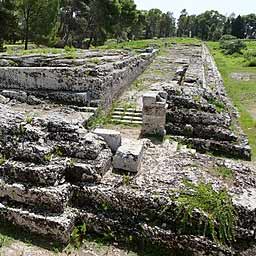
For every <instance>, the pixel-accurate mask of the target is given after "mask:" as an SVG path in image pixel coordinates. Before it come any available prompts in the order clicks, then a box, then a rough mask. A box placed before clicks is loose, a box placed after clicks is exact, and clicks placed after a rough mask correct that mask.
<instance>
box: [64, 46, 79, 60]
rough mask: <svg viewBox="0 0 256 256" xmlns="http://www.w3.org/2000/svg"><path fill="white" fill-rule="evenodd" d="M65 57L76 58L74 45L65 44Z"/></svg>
mask: <svg viewBox="0 0 256 256" xmlns="http://www.w3.org/2000/svg"><path fill="white" fill-rule="evenodd" d="M64 50H65V57H66V58H68V59H76V58H77V51H76V48H74V47H69V46H67V45H66V46H65V48H64Z"/></svg>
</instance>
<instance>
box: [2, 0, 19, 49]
mask: <svg viewBox="0 0 256 256" xmlns="http://www.w3.org/2000/svg"><path fill="white" fill-rule="evenodd" d="M14 9H15V4H14V1H13V0H0V24H1V26H0V51H3V50H4V48H3V44H4V40H6V39H9V37H10V33H11V31H13V30H15V29H17V28H16V25H17V24H16V17H15V15H14Z"/></svg>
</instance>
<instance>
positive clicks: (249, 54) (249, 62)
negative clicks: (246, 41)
mask: <svg viewBox="0 0 256 256" xmlns="http://www.w3.org/2000/svg"><path fill="white" fill-rule="evenodd" d="M244 58H245V60H246V66H248V67H256V50H255V49H254V50H248V51H246V52H244Z"/></svg>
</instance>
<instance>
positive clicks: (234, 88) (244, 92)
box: [207, 40, 256, 158]
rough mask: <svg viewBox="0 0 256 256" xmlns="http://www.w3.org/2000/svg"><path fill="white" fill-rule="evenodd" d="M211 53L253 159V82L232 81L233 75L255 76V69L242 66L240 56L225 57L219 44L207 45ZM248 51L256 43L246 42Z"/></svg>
mask: <svg viewBox="0 0 256 256" xmlns="http://www.w3.org/2000/svg"><path fill="white" fill-rule="evenodd" d="M207 44H208V46H209V48H210V51H211V53H212V54H213V56H214V58H215V61H216V63H217V66H218V69H219V71H220V73H221V75H222V78H223V81H224V84H225V88H226V90H227V93H228V95H229V97H230V98H231V99H232V101H233V103H234V105H235V106H236V107H237V108H238V110H239V113H240V116H239V123H240V125H241V127H242V129H243V131H244V132H245V133H246V135H247V136H248V138H249V142H250V146H251V148H252V153H253V158H255V157H256V121H255V119H254V118H253V117H252V115H251V112H249V110H250V109H256V105H255V94H256V87H255V81H253V80H252V81H242V80H234V79H232V76H231V74H233V73H237V72H239V73H251V74H256V70H255V68H251V67H246V66H245V65H244V62H245V60H244V57H243V56H242V55H239V56H234V55H225V54H224V53H223V52H222V51H221V49H220V48H219V44H218V43H215V42H208V43H207ZM246 45H247V48H248V51H255V50H256V41H253V40H249V41H247V42H246Z"/></svg>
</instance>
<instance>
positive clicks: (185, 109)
mask: <svg viewBox="0 0 256 256" xmlns="http://www.w3.org/2000/svg"><path fill="white" fill-rule="evenodd" d="M170 54H171V56H170V58H169V59H170V61H171V63H172V69H174V70H176V72H175V74H174V75H173V81H172V82H167V83H165V82H161V83H156V84H154V85H152V86H151V89H152V90H157V91H164V92H167V94H168V96H167V104H168V109H167V112H166V127H165V128H166V132H167V134H170V135H174V136H177V138H178V139H180V140H182V141H184V142H186V143H188V144H190V145H191V146H192V147H194V148H196V149H197V150H199V151H200V152H209V151H210V152H213V153H215V154H218V155H226V156H230V157H235V158H241V159H245V160H250V159H251V148H250V146H249V142H248V139H247V137H246V136H245V135H244V133H243V131H242V130H241V128H240V126H239V124H238V118H237V117H238V113H237V111H236V109H235V108H234V107H233V105H232V103H231V102H230V100H229V99H228V97H227V94H226V92H225V88H224V84H223V81H222V78H221V75H220V73H219V72H218V69H217V67H216V65H215V63H214V60H213V58H212V57H211V55H210V53H209V50H208V49H207V47H206V46H205V45H185V46H184V45H175V46H174V48H173V51H171V52H170Z"/></svg>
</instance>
